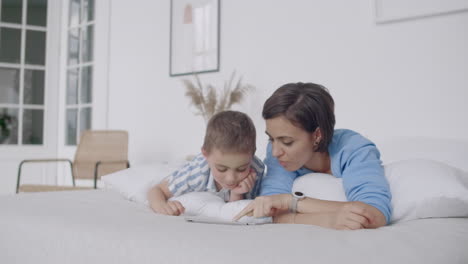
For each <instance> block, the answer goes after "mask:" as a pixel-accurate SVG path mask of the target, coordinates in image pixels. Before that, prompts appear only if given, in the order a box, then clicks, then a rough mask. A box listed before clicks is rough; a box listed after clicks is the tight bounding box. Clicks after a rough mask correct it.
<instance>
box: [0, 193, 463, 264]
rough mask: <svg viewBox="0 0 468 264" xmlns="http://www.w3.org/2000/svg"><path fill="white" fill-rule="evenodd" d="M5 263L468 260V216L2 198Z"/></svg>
mask: <svg viewBox="0 0 468 264" xmlns="http://www.w3.org/2000/svg"><path fill="white" fill-rule="evenodd" d="M0 212H1V213H0V263H5V264H9V263H100V264H102V263H136V264H142V263H236V264H240V263H344V264H349V263H360V264H361V263H468V218H446V219H441V218H439V219H424V220H414V221H408V222H403V223H399V224H396V225H392V226H386V227H383V228H379V229H377V230H358V231H336V230H330V229H325V228H321V227H316V226H306V225H279V224H266V225H259V226H229V225H213V224H195V223H188V222H185V221H184V219H183V218H182V217H174V216H164V215H157V214H155V213H153V212H151V211H150V209H149V208H147V207H145V206H143V205H140V204H137V203H134V202H130V201H128V200H126V199H124V198H123V197H122V196H121V195H119V194H117V193H114V192H112V191H102V190H95V191H72V192H54V193H34V194H20V195H11V196H3V197H0Z"/></svg>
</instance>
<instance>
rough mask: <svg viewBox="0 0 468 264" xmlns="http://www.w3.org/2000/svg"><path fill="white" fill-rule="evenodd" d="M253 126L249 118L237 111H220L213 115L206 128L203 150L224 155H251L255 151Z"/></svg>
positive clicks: (255, 135) (255, 136)
mask: <svg viewBox="0 0 468 264" xmlns="http://www.w3.org/2000/svg"><path fill="white" fill-rule="evenodd" d="M256 138H257V134H256V132H255V126H254V124H253V122H252V119H250V117H249V116H248V115H246V114H244V113H242V112H238V111H222V112H219V113H217V114H215V115H214V116H213V117H211V119H210V121H208V125H207V126H206V133H205V140H204V142H203V149H204V150H205V151H206V152H207V153H210V152H211V151H212V150H213V148H216V149H218V150H219V151H221V152H226V153H251V154H252V155H253V154H254V153H255V150H256V145H255V144H256Z"/></svg>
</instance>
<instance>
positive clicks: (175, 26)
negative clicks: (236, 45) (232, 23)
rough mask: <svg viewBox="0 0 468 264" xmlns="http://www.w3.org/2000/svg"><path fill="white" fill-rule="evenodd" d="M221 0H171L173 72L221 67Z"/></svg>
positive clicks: (173, 73)
mask: <svg viewBox="0 0 468 264" xmlns="http://www.w3.org/2000/svg"><path fill="white" fill-rule="evenodd" d="M219 13H220V0H171V29H170V52H169V53H170V59H169V68H170V69H169V74H170V76H179V75H187V74H195V73H205V72H216V71H219V32H220V30H219V27H220V26H219V24H220V23H219V21H220V20H219Z"/></svg>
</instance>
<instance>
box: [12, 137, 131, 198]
mask: <svg viewBox="0 0 468 264" xmlns="http://www.w3.org/2000/svg"><path fill="white" fill-rule="evenodd" d="M42 162H67V163H69V165H70V170H71V177H72V183H73V186H59V185H40V184H21V168H22V166H23V165H24V164H25V163H42ZM129 167H130V162H129V161H128V133H127V131H122V130H87V131H84V132H83V133H82V134H81V139H80V142H79V144H78V146H77V149H76V153H75V158H74V160H73V162H72V161H71V160H69V159H62V158H59V159H28V160H23V161H21V163H20V164H19V167H18V179H17V182H16V193H18V192H40V191H61V190H80V189H92V188H93V187H78V186H76V185H75V179H90V180H94V189H96V188H97V180H98V179H100V177H101V176H102V175H106V174H109V173H112V172H116V171H119V170H123V169H125V168H129Z"/></svg>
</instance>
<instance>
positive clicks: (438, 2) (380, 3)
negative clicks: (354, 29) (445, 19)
mask: <svg viewBox="0 0 468 264" xmlns="http://www.w3.org/2000/svg"><path fill="white" fill-rule="evenodd" d="M467 11H468V0H375V14H376V22H377V23H378V24H379V23H392V22H400V21H406V20H414V19H422V18H427V17H433V16H440V15H448V14H454V13H460V12H467Z"/></svg>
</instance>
